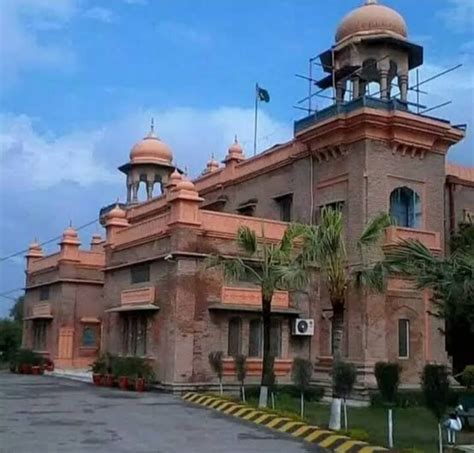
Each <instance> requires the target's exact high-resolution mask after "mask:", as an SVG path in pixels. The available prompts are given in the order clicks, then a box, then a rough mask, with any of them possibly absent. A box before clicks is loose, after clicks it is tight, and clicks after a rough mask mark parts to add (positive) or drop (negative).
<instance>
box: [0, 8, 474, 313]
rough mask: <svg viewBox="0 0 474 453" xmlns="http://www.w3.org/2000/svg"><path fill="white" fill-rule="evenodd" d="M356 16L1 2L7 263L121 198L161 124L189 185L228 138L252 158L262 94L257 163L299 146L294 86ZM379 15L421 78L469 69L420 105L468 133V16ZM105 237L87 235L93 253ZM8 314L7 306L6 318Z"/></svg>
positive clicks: (463, 159)
mask: <svg viewBox="0 0 474 453" xmlns="http://www.w3.org/2000/svg"><path fill="white" fill-rule="evenodd" d="M361 3H362V0H335V1H333V2H321V1H317V0H298V1H295V0H273V1H272V2H269V1H264V0H240V1H238V2H237V1H231V0H221V1H217V0H215V1H214V0H212V1H209V0H207V1H205V0H193V1H191V0H108V1H106V0H102V1H99V0H55V1H50V0H0V71H1V72H0V83H1V85H0V86H1V88H0V89H1V91H0V101H1V102H0V156H1V165H0V190H1V192H0V214H1V217H0V256H5V255H8V254H10V253H13V252H16V251H19V250H22V249H24V248H26V247H27V245H28V243H29V242H31V240H32V239H33V238H34V237H38V239H39V240H40V241H45V240H48V239H50V238H52V237H55V236H58V235H59V234H60V233H61V231H62V230H63V229H64V228H65V227H66V226H67V224H68V223H69V221H70V220H71V221H72V222H73V224H74V225H81V224H84V223H87V222H88V221H90V220H93V219H94V218H95V217H96V215H97V212H98V209H99V208H100V207H101V206H103V205H105V204H109V203H110V202H112V201H114V200H115V199H117V197H120V198H122V199H123V197H124V195H125V185H124V181H123V179H122V175H121V174H120V173H119V172H118V171H117V170H116V167H117V166H118V165H120V164H122V163H124V162H125V161H126V160H127V156H128V152H129V150H130V147H131V146H132V145H133V143H134V142H135V141H137V140H138V139H140V138H141V137H142V136H143V135H144V134H145V133H146V132H147V128H148V125H149V120H150V117H151V116H154V117H155V122H156V129H157V132H158V134H159V135H160V136H161V138H162V139H163V140H164V141H166V142H167V143H169V144H170V145H171V147H172V148H173V151H174V155H175V158H176V160H177V163H178V164H179V165H180V166H182V167H184V166H188V169H189V172H190V174H191V175H197V174H198V173H199V172H200V171H201V169H202V168H203V167H204V165H205V162H206V161H207V160H208V158H209V156H210V155H211V153H214V154H215V155H216V157H218V158H220V157H223V156H224V155H225V153H226V149H227V147H228V145H229V144H230V143H231V142H232V139H233V136H234V134H238V136H239V139H240V141H241V142H242V143H243V145H244V147H245V148H247V149H248V150H249V153H250V149H251V141H252V127H253V126H252V124H253V121H252V115H253V95H254V92H253V89H254V88H253V87H254V84H255V82H256V81H258V82H259V83H260V84H261V85H262V86H264V87H265V88H267V89H268V90H269V91H270V94H271V97H272V100H271V102H270V104H268V105H265V106H264V107H263V111H262V115H261V127H260V134H259V149H260V150H263V149H265V148H267V147H269V146H271V145H273V144H274V143H278V142H281V141H284V140H286V139H288V138H290V137H291V130H292V121H293V120H294V119H296V118H298V117H300V116H301V113H300V112H299V111H297V110H295V109H293V108H292V106H293V105H294V104H295V101H296V100H297V99H299V98H301V97H303V96H304V95H305V93H306V90H307V86H306V85H305V83H304V82H302V81H301V80H299V79H297V78H295V77H294V74H295V73H302V72H305V71H306V69H307V60H308V58H309V57H310V56H314V55H317V54H318V53H320V52H321V51H323V50H325V49H326V48H329V47H330V45H331V44H332V43H333V39H334V32H335V29H336V26H337V24H338V22H339V21H340V20H341V18H342V17H343V16H344V15H345V14H346V13H347V12H348V11H349V10H351V9H352V8H354V7H356V6H358V5H359V4H361ZM382 3H384V4H386V5H388V6H391V7H393V8H395V9H397V10H398V11H399V12H400V13H401V14H402V15H403V16H404V17H405V18H406V20H407V22H408V25H409V32H410V38H411V39H412V40H413V41H415V42H418V43H420V44H422V45H424V46H425V63H426V64H425V67H424V68H423V69H422V70H421V77H422V78H426V77H428V76H430V75H432V74H435V73H436V72H438V71H440V70H442V69H445V68H448V67H450V66H453V65H455V64H457V63H463V64H464V66H463V67H462V68H461V69H460V70H458V71H457V72H455V73H452V74H450V75H449V76H446V77H445V78H442V79H439V80H437V81H435V82H433V83H431V84H428V85H426V87H425V88H426V89H427V91H429V92H430V95H429V96H424V97H423V99H422V101H423V103H425V104H426V105H428V106H434V105H437V104H439V103H441V102H444V101H447V100H453V104H451V105H449V106H447V107H445V108H443V109H440V110H437V111H436V115H438V116H441V117H445V118H448V119H450V120H452V121H453V122H454V123H468V124H474V111H473V103H474V99H473V97H474V79H473V77H474V76H473V74H474V71H473V69H474V35H473V32H472V30H473V29H474V1H473V0H417V1H416V2H415V1H413V0H385V1H383V2H382ZM321 5H323V6H321ZM433 113H434V112H433ZM472 145H473V141H472V139H471V138H470V137H468V139H466V140H465V142H464V143H462V144H460V145H458V146H457V147H456V148H455V149H453V150H452V152H451V153H450V160H453V161H456V162H459V163H464V164H469V165H474V151H473V149H474V148H473V146H472ZM97 229H98V227H97V226H91V227H90V228H88V229H86V230H83V231H81V233H80V235H81V239H82V241H83V244H84V245H87V244H88V242H89V240H90V235H91V234H92V233H93V232H95V231H96V230H97ZM54 248H55V245H54V244H53V246H52V248H49V249H48V248H47V250H49V251H50V250H52V249H54ZM23 264H24V263H23V258H21V257H18V258H15V259H12V260H7V261H4V262H1V263H0V293H4V292H6V291H9V290H11V289H15V288H20V287H22V285H23V284H24V273H23ZM17 294H21V292H13V293H11V294H9V295H10V296H15V295H17ZM9 306H10V302H9V301H8V300H7V299H3V300H2V299H0V316H1V315H2V314H5V313H6V311H7V310H8V308H9Z"/></svg>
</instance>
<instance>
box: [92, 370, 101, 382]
mask: <svg viewBox="0 0 474 453" xmlns="http://www.w3.org/2000/svg"><path fill="white" fill-rule="evenodd" d="M102 378H103V376H102V375H101V374H98V373H94V374H93V375H92V382H93V383H94V385H101V384H102Z"/></svg>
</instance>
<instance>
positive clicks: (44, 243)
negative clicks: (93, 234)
mask: <svg viewBox="0 0 474 453" xmlns="http://www.w3.org/2000/svg"><path fill="white" fill-rule="evenodd" d="M98 220H99V219H98V218H97V219H94V220H92V221H91V222H87V223H85V224H84V225H81V226H79V227H77V228H76V231H81V230H83V229H84V228H87V227H88V226H91V225H93V224H94V223H96V222H97V221H98ZM61 238H62V236H56V237H54V238H52V239H49V240H47V241H45V242H41V243H40V246H43V245H47V244H51V243H52V242H55V241H58V240H59V239H61ZM28 250H29V249H24V250H20V251H19V252H15V253H12V254H11V255H7V256H4V257H2V258H0V263H2V262H3V261H6V260H9V259H11V258H15V257H16V256H20V255H24V254H25V253H27V252H28Z"/></svg>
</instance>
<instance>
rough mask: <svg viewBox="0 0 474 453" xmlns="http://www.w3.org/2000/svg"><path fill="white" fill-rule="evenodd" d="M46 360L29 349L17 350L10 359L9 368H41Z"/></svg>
mask: <svg viewBox="0 0 474 453" xmlns="http://www.w3.org/2000/svg"><path fill="white" fill-rule="evenodd" d="M45 361H46V359H45V358H44V357H43V356H41V355H40V354H37V353H36V352H33V351H32V350H31V349H19V350H18V351H17V352H16V353H15V354H14V355H13V357H12V358H11V360H10V364H11V368H12V369H13V368H15V369H18V367H19V366H20V365H30V366H42V365H43V364H44V363H45Z"/></svg>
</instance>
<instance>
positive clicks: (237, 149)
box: [229, 136, 244, 154]
mask: <svg viewBox="0 0 474 453" xmlns="http://www.w3.org/2000/svg"><path fill="white" fill-rule="evenodd" d="M243 153H244V150H243V148H242V146H241V145H240V143H239V142H238V140H237V136H235V139H234V143H232V145H230V147H229V154H243Z"/></svg>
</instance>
